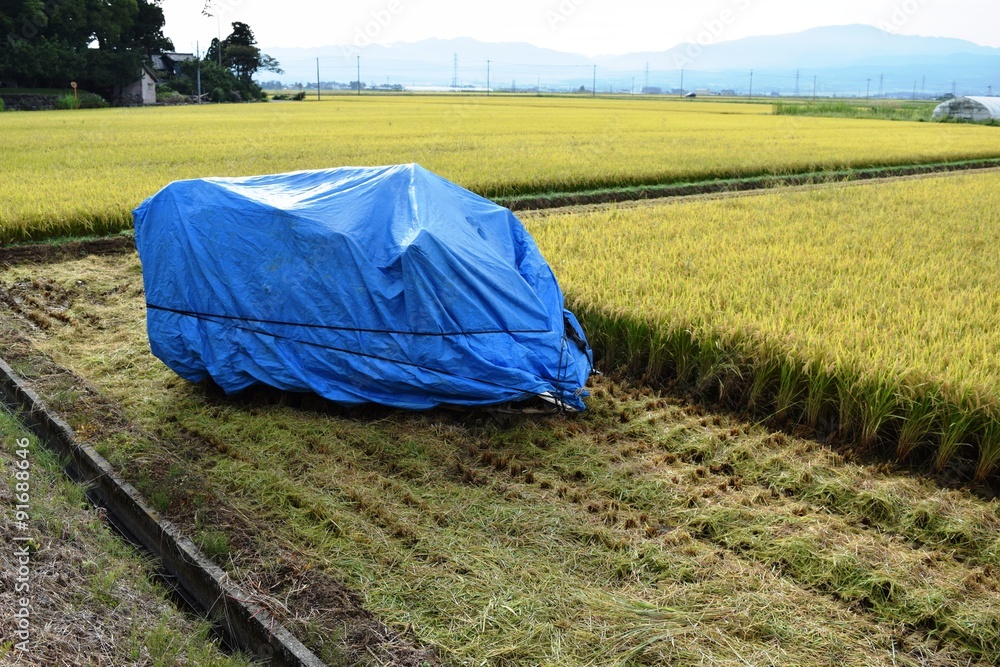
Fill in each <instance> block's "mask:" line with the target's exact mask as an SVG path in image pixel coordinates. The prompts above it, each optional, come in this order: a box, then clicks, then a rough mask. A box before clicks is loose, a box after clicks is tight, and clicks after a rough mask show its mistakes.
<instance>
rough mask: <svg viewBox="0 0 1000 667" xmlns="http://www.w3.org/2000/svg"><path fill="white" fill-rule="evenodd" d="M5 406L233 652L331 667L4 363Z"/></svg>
mask: <svg viewBox="0 0 1000 667" xmlns="http://www.w3.org/2000/svg"><path fill="white" fill-rule="evenodd" d="M0 399H2V400H3V402H4V403H5V404H6V405H7V406H8V407H9V408H10V409H11V410H12V412H13V413H14V414H15V415H17V416H18V418H19V419H20V420H21V422H22V423H23V424H24V425H25V426H26V427H27V428H28V429H29V430H30V431H31V432H32V433H34V434H35V435H36V436H37V437H38V438H39V440H41V441H42V443H43V444H44V445H45V446H46V447H47V448H49V449H51V450H52V451H54V452H55V453H57V454H58V455H59V456H60V457H62V458H63V460H64V461H65V462H66V463H65V468H64V470H65V472H66V474H67V475H68V476H69V477H70V479H72V480H73V481H74V482H77V483H79V484H82V485H83V486H84V487H85V489H86V491H87V496H88V497H89V498H90V499H91V501H93V502H94V503H95V504H96V505H97V506H99V507H101V508H103V509H104V510H105V512H106V513H107V516H108V519H109V521H110V522H111V523H112V524H114V526H115V527H116V528H118V529H119V530H120V531H121V532H123V533H124V534H125V536H126V537H127V538H128V539H130V540H132V541H133V542H135V543H136V544H138V545H140V546H141V547H142V548H144V549H146V550H147V551H148V552H149V553H151V554H152V555H153V556H154V557H155V558H156V559H157V561H158V563H159V564H160V566H161V567H162V568H163V570H164V571H165V572H166V573H167V574H168V575H170V576H172V577H173V578H174V584H173V585H174V587H175V588H176V589H177V592H178V594H179V595H181V597H183V598H184V599H185V600H186V601H187V602H188V603H189V604H192V606H194V607H195V608H196V609H199V610H200V611H201V612H202V613H203V614H204V615H205V616H206V617H207V618H208V619H209V620H210V621H212V622H213V623H214V624H215V626H216V627H217V628H218V630H219V631H220V634H221V635H222V637H223V639H224V640H225V641H226V643H227V644H229V645H231V646H235V647H236V648H238V649H240V650H242V651H245V652H247V653H248V654H250V655H251V656H252V657H253V658H254V659H256V660H259V661H261V662H262V663H263V664H265V665H273V666H274V667H326V666H325V663H323V661H321V660H320V659H319V658H318V657H316V655H315V654H314V653H313V652H312V651H310V650H309V649H308V648H306V647H305V646H304V645H303V644H302V643H301V642H300V641H299V640H298V639H296V638H295V636H294V635H292V633H291V632H289V631H288V630H287V629H286V628H285V627H284V626H282V625H281V624H280V623H278V622H277V621H276V620H275V619H274V618H273V617H272V616H271V615H270V614H269V613H268V612H267V611H266V610H265V609H263V608H262V607H260V606H258V605H256V604H254V603H253V601H252V600H251V598H250V596H248V595H247V594H246V593H245V592H244V591H243V590H242V589H241V588H240V587H239V586H237V585H235V584H234V583H232V582H231V581H229V576H228V575H227V574H226V573H225V572H224V571H223V570H222V568H220V567H218V566H217V565H216V564H215V563H213V562H211V561H210V560H208V558H206V557H205V556H204V554H202V553H201V551H200V550H199V549H198V547H197V546H195V544H194V543H193V542H192V541H191V540H189V539H188V538H186V537H184V536H183V535H182V534H181V532H180V530H178V529H177V527H176V526H174V525H173V524H171V523H170V522H169V521H166V520H164V519H163V518H162V517H160V515H159V513H157V512H156V510H154V509H153V508H152V507H150V506H149V504H148V503H146V501H145V500H144V499H143V498H142V496H141V495H140V494H139V492H138V490H137V489H136V488H135V487H133V486H132V485H131V484H129V483H128V482H126V481H125V480H124V479H122V478H121V477H119V476H118V474H117V473H115V471H114V470H113V469H112V467H111V465H110V464H109V463H108V462H107V460H106V459H105V458H104V457H103V456H101V455H100V454H98V453H97V451H96V450H95V449H94V448H93V447H92V446H91V445H89V444H87V443H81V442H77V441H76V438H75V436H74V433H73V429H72V428H70V426H69V425H68V424H67V423H66V422H65V421H63V420H62V419H61V418H60V417H59V416H58V415H55V414H54V413H52V412H51V411H50V410H49V409H48V408H47V407H46V405H45V403H44V402H43V401H42V400H41V399H40V398H39V396H38V395H37V394H36V393H35V392H34V391H33V390H32V389H31V388H30V387H28V386H27V384H26V383H25V382H24V381H23V380H22V379H21V378H20V377H18V375H17V374H16V373H15V372H14V370H13V369H12V368H11V367H10V366H9V365H8V364H7V363H6V362H5V361H4V360H3V359H0Z"/></svg>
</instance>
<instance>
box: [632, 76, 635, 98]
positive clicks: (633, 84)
mask: <svg viewBox="0 0 1000 667" xmlns="http://www.w3.org/2000/svg"><path fill="white" fill-rule="evenodd" d="M632 95H633V96H634V95H635V77H634V76H633V77H632Z"/></svg>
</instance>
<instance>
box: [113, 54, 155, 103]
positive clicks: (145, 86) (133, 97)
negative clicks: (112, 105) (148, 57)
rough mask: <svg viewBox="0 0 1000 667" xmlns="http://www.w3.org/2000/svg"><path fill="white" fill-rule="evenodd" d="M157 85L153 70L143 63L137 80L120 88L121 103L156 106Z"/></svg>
mask: <svg viewBox="0 0 1000 667" xmlns="http://www.w3.org/2000/svg"><path fill="white" fill-rule="evenodd" d="M157 83H159V81H157V79H156V75H155V74H154V73H153V70H152V69H151V68H150V67H149V65H146V64H145V63H143V65H142V72H141V73H140V75H139V79H138V80H137V81H135V82H134V83H131V84H129V85H127V86H125V87H124V88H122V101H123V102H124V103H125V104H133V105H136V106H138V105H140V104H142V105H146V104H156V84H157Z"/></svg>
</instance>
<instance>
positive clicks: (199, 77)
mask: <svg viewBox="0 0 1000 667" xmlns="http://www.w3.org/2000/svg"><path fill="white" fill-rule="evenodd" d="M194 50H195V52H196V53H197V54H198V104H201V44H200V43H199V42H195V43H194Z"/></svg>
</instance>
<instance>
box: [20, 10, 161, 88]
mask: <svg viewBox="0 0 1000 667" xmlns="http://www.w3.org/2000/svg"><path fill="white" fill-rule="evenodd" d="M160 1H161V0H45V1H43V0H0V39H2V41H3V48H0V79H13V80H15V81H17V82H18V84H19V85H22V86H32V87H59V88H62V87H66V86H67V85H68V84H69V82H70V81H71V80H76V81H79V82H80V85H81V86H84V87H88V88H92V89H95V90H98V91H99V92H101V93H102V94H104V95H106V96H109V97H110V96H113V95H114V94H115V93H116V92H117V90H119V89H120V87H121V86H124V85H127V84H129V83H131V82H132V81H134V80H135V79H136V78H137V77H138V74H139V68H140V64H141V62H142V59H143V58H144V57H145V58H148V56H149V55H151V54H152V53H155V52H156V51H157V50H160V49H163V48H167V47H170V48H172V46H173V45H172V44H170V40H168V39H166V37H164V35H163V25H164V17H163V10H162V9H161V8H160Z"/></svg>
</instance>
